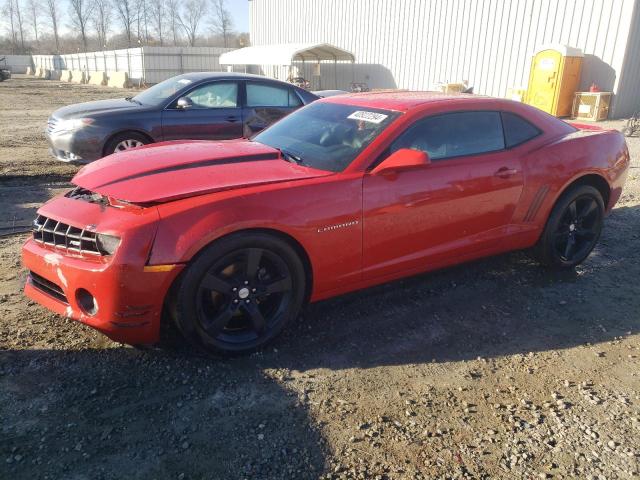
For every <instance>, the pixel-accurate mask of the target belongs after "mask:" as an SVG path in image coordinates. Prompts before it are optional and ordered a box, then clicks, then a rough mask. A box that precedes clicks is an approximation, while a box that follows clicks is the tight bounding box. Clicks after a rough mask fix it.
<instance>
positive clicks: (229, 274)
mask: <svg viewBox="0 0 640 480" xmlns="http://www.w3.org/2000/svg"><path fill="white" fill-rule="evenodd" d="M304 298H305V271H304V266H303V264H302V262H301V260H300V258H299V257H298V255H297V254H296V252H295V250H294V249H293V248H292V247H291V246H290V245H288V244H287V243H286V242H284V241H282V240H279V239H278V238H276V237H273V236H271V235H268V234H263V233H246V234H236V235H232V236H229V237H226V238H223V239H221V240H219V241H217V242H215V243H213V244H211V245H210V246H209V247H207V248H206V249H205V250H204V251H203V252H201V253H200V254H199V255H198V256H197V257H196V258H195V259H194V261H193V262H192V263H191V265H190V266H189V267H188V268H187V270H186V271H185V272H184V274H183V275H182V277H181V278H180V280H179V283H178V284H177V286H176V288H175V290H174V295H173V299H172V302H171V303H170V307H171V308H170V311H171V316H172V319H173V321H174V323H175V325H176V326H177V328H178V329H179V330H180V332H181V333H182V335H183V336H184V337H185V338H186V339H187V340H188V341H189V342H191V343H192V344H194V345H195V346H196V347H199V348H202V349H204V350H206V351H207V352H210V353H214V354H222V355H232V354H243V353H248V352H252V351H255V350H257V349H260V348H261V347H263V346H264V345H266V344H267V343H268V342H270V341H271V340H273V339H274V338H275V337H276V336H277V335H278V334H279V333H280V332H281V331H282V329H283V328H284V327H285V325H286V324H287V323H288V322H289V321H291V320H293V319H295V318H296V317H297V316H298V314H299V312H300V309H301V308H302V304H303V302H304Z"/></svg>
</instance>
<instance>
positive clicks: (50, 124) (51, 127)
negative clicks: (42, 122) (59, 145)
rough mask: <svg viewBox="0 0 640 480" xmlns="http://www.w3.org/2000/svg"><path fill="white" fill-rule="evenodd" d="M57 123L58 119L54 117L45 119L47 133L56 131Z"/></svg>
mask: <svg viewBox="0 0 640 480" xmlns="http://www.w3.org/2000/svg"><path fill="white" fill-rule="evenodd" d="M57 124H58V119H57V118H54V117H49V120H48V121H47V133H48V134H49V135H51V134H52V133H53V132H55V131H56V125H57Z"/></svg>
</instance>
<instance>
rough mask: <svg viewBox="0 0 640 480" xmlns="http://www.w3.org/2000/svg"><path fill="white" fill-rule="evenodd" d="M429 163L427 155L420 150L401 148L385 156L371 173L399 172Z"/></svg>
mask: <svg viewBox="0 0 640 480" xmlns="http://www.w3.org/2000/svg"><path fill="white" fill-rule="evenodd" d="M430 163H431V160H429V155H428V154H426V153H425V152H423V151H421V150H414V149H412V148H401V149H400V150H396V151H395V152H393V153H392V154H391V155H389V156H388V157H387V158H385V159H384V160H383V161H382V162H381V163H380V164H379V165H378V166H377V167H375V168H374V169H373V170H372V171H371V173H372V174H373V175H380V174H383V173H392V172H401V171H403V170H411V169H414V168H421V167H426V166H427V165H429V164H430Z"/></svg>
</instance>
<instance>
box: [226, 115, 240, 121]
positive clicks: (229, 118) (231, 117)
mask: <svg viewBox="0 0 640 480" xmlns="http://www.w3.org/2000/svg"><path fill="white" fill-rule="evenodd" d="M238 120H240V119H239V118H238V117H236V116H235V115H229V116H228V117H227V122H237V121H238Z"/></svg>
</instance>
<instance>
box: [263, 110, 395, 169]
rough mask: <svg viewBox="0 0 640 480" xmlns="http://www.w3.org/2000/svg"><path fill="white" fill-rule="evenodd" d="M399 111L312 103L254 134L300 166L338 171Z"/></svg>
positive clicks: (347, 164) (345, 166)
mask: <svg viewBox="0 0 640 480" xmlns="http://www.w3.org/2000/svg"><path fill="white" fill-rule="evenodd" d="M397 116H398V113H396V112H391V111H389V110H379V109H375V108H368V107H356V106H352V105H341V104H337V103H322V102H318V103H312V104H311V105H309V106H308V107H305V108H303V109H301V110H298V111H297V112H294V113H292V114H291V115H289V116H287V117H285V118H283V119H282V120H280V121H279V122H278V123H276V124H274V125H273V126H272V127H270V128H268V129H267V130H265V131H264V132H262V133H259V134H258V135H256V136H255V137H253V139H252V140H253V141H255V142H260V143H264V144H265V145H269V146H270V147H274V148H277V149H279V150H281V151H282V152H283V154H284V155H285V156H286V157H287V158H292V159H294V160H295V161H297V162H299V163H301V164H302V165H307V166H309V167H313V168H318V169H320V170H330V171H333V172H341V171H342V170H344V169H345V168H347V166H349V164H350V163H351V162H352V161H353V160H354V159H355V158H356V157H357V156H358V154H359V153H360V152H361V151H362V150H364V148H365V147H366V146H367V145H369V144H370V143H371V142H372V141H373V139H374V138H376V137H377V136H378V135H379V134H380V132H382V131H383V130H384V129H385V128H386V127H387V126H388V125H389V124H390V123H391V122H392V121H393V120H394V119H395V118H396V117H397Z"/></svg>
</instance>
